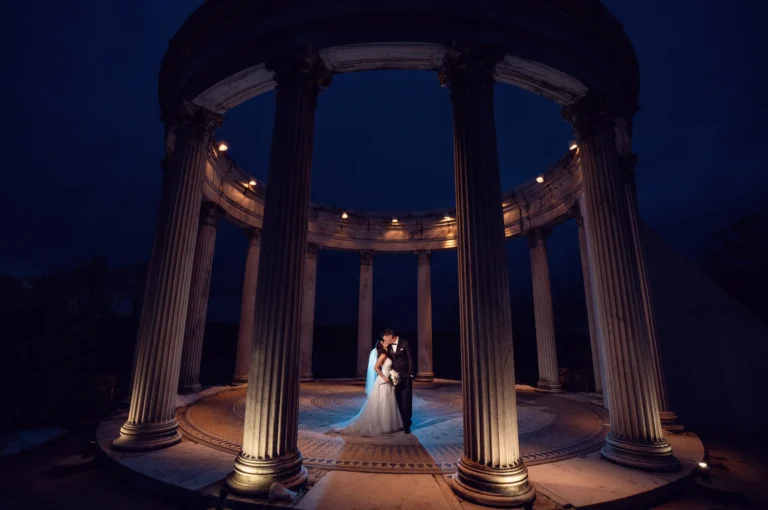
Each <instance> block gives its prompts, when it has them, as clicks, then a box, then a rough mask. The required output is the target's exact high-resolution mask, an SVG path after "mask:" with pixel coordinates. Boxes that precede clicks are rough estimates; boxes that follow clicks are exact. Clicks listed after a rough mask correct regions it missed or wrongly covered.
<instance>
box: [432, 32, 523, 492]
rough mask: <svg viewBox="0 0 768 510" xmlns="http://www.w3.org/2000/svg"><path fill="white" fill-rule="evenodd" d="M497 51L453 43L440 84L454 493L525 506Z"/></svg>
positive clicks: (440, 75)
mask: <svg viewBox="0 0 768 510" xmlns="http://www.w3.org/2000/svg"><path fill="white" fill-rule="evenodd" d="M501 58H502V55H501V53H500V52H499V50H498V48H495V47H485V46H456V47H454V48H452V50H451V52H450V53H449V54H448V55H447V56H446V58H445V62H444V64H443V68H442V69H441V71H440V74H439V78H440V83H441V84H442V85H443V86H447V87H449V88H450V91H451V102H452V104H453V145H454V151H453V152H454V167H455V168H454V174H455V182H456V220H457V223H458V255H459V256H458V259H459V328H460V332H461V380H462V381H463V385H462V387H463V394H464V406H465V412H464V449H463V452H462V455H461V458H460V460H459V463H458V466H457V470H458V471H457V473H456V474H455V475H454V477H453V484H452V486H453V490H454V491H456V493H457V494H459V495H460V496H461V497H463V498H465V499H468V500H470V501H474V502H476V503H480V504H489V505H493V506H514V505H523V504H529V503H530V502H531V501H533V500H534V499H535V497H536V491H535V490H534V489H533V486H532V485H531V484H530V483H529V482H528V472H527V470H526V468H525V465H524V464H523V460H522V458H521V457H520V445H519V443H518V423H517V403H516V401H515V363H514V354H513V350H512V316H511V307H510V299H509V278H508V270H507V252H506V245H505V242H504V218H503V212H502V211H501V210H500V208H499V202H501V174H500V173H499V160H498V147H497V144H496V124H495V120H494V115H493V85H494V81H493V73H494V69H495V66H496V64H497V63H498V62H499V60H500V59H501Z"/></svg>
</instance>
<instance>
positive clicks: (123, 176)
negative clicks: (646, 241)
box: [0, 0, 768, 330]
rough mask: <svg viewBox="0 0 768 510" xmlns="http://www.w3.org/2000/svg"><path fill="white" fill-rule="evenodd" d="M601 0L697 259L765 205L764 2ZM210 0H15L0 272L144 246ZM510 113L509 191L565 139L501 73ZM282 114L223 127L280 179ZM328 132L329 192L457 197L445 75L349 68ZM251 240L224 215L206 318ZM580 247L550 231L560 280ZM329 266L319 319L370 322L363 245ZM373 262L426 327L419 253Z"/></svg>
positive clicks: (382, 287)
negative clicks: (191, 19)
mask: <svg viewBox="0 0 768 510" xmlns="http://www.w3.org/2000/svg"><path fill="white" fill-rule="evenodd" d="M604 3H605V4H606V5H607V7H608V8H609V9H610V10H611V11H612V12H613V14H614V15H615V16H616V17H617V18H618V20H619V21H620V22H622V23H623V24H624V26H625V28H626V30H627V32H628V34H629V36H630V38H631V39H632V41H633V43H634V45H635V49H636V52H637V55H638V58H639V61H640V70H641V77H642V86H641V96H640V106H641V111H640V113H639V114H638V115H637V117H636V121H635V137H634V149H635V152H637V153H638V155H639V163H638V168H637V170H638V189H639V191H638V193H639V201H640V208H641V212H642V215H643V218H644V221H645V222H646V223H647V224H649V225H650V226H651V227H652V228H653V229H655V230H656V231H657V232H658V233H660V234H661V235H662V236H663V237H664V238H665V239H666V240H667V241H668V242H669V243H670V244H671V245H672V246H673V247H675V248H676V249H678V250H679V251H681V252H682V253H684V254H685V255H687V256H688V257H690V258H691V259H694V258H696V257H698V256H699V255H700V254H701V252H702V251H703V249H704V248H705V247H706V243H707V239H708V237H709V235H710V233H711V232H712V231H713V230H714V229H716V228H720V227H723V226H725V225H726V224H727V223H728V222H729V221H731V220H733V219H735V218H736V217H738V216H740V215H741V214H743V213H745V212H747V211H748V210H750V209H753V208H756V207H757V205H758V204H759V203H760V202H761V200H763V198H762V190H764V189H765V188H766V185H768V173H766V172H765V170H766V168H765V167H766V164H765V157H764V153H763V152H762V151H763V150H765V149H766V148H767V146H768V128H766V124H765V113H766V112H765V103H764V99H763V91H764V90H765V89H766V83H765V82H766V79H765V75H764V74H763V69H762V68H761V65H760V61H761V60H762V59H763V58H765V57H766V56H765V55H764V53H765V48H768V41H766V38H767V36H766V34H765V31H764V30H761V28H760V27H759V26H758V24H757V23H755V20H758V19H765V14H766V12H765V11H766V10H767V9H766V7H765V6H764V4H762V3H760V5H761V6H760V7H752V6H749V7H747V4H750V3H751V2H723V1H694V0H679V1H675V2H668V1H661V0H648V1H639V0H632V1H630V0H606V1H605V2H604ZM199 4H200V1H183V0H176V1H171V0H167V1H161V0H153V1H148V0H145V1H135V2H95V1H92V2H52V1H51V2H34V1H32V2H5V5H4V7H3V11H4V12H3V18H4V20H5V22H6V23H5V27H4V30H3V31H2V35H0V37H2V38H3V43H4V47H5V48H6V50H5V51H4V52H3V55H4V57H3V58H4V59H5V62H4V65H3V68H4V70H5V72H4V73H3V74H4V79H3V97H4V99H5V101H6V106H5V121H4V124H5V129H6V134H5V136H3V137H2V141H1V142H0V143H2V148H3V155H4V158H3V172H2V181H0V207H2V214H1V215H0V217H1V218H2V228H3V237H2V239H3V242H2V248H1V249H0V271H2V270H4V271H10V272H12V273H14V274H20V275H27V274H35V273H38V272H40V271H42V270H44V269H45V268H47V267H49V266H50V265H52V264H60V263H67V262H70V261H72V260H73V259H85V258H88V257H90V256H92V255H95V254H99V253H100V254H104V255H106V256H107V257H108V259H109V261H110V263H111V264H114V265H119V264H125V263H128V262H133V261H139V260H145V259H147V258H148V257H149V254H150V250H151V241H152V235H153V230H154V226H155V215H156V212H157V204H158V200H159V194H160V175H161V174H160V168H159V160H160V158H161V157H162V156H163V128H162V124H161V122H160V121H159V120H158V119H159V108H158V104H157V92H156V91H157V75H158V71H159V67H160V61H161V58H162V56H163V53H164V51H165V49H166V46H167V42H168V39H170V38H171V37H172V36H173V34H174V33H175V31H176V29H177V28H178V27H179V26H180V25H181V23H182V22H183V21H184V19H185V18H186V17H187V16H188V15H189V14H190V13H191V12H192V11H193V10H194V9H195V8H196V7H197V6H198V5H199ZM755 4H757V3H755ZM758 9H759V10H761V11H762V12H757V10H758ZM495 111H496V126H497V132H498V140H499V150H500V161H501V172H502V185H503V187H504V189H507V188H510V187H512V186H514V185H516V184H519V183H521V182H523V181H525V180H528V179H531V178H532V177H534V176H535V175H537V174H538V173H540V172H541V171H542V170H544V169H546V168H547V167H548V166H550V165H551V164H553V163H554V162H555V161H556V160H557V159H558V158H560V157H561V156H562V155H563V154H564V153H565V151H566V150H567V142H568V140H569V139H570V129H569V126H568V125H567V124H566V123H564V122H563V121H562V119H561V117H560V113H559V108H558V107H557V105H555V104H554V103H550V102H549V101H547V100H545V99H542V98H540V97H538V96H535V95H533V94H531V93H528V92H526V91H523V90H518V89H514V88H512V87H510V86H506V85H500V86H498V87H497V89H496V100H495ZM273 114H274V93H270V94H266V95H264V96H260V97H258V98H256V99H254V100H251V101H249V102H248V103H246V104H244V105H241V106H240V107H238V108H236V109H235V110H234V111H232V112H230V113H229V114H227V116H226V118H225V124H224V128H223V129H222V130H221V131H220V137H221V138H223V139H226V140H227V141H228V142H230V146H231V153H230V154H231V156H232V157H234V158H235V159H236V160H237V161H238V162H239V163H240V164H241V165H242V166H243V167H244V168H245V169H246V170H247V171H249V172H251V173H252V174H253V175H255V176H256V177H257V178H260V179H265V180H266V174H267V165H268V161H269V147H270V136H271V130H272V121H273ZM315 133H316V134H315V149H314V166H313V187H312V200H313V201H314V202H317V203H323V204H328V205H335V206H342V207H346V208H352V209H360V210H373V211H398V210H427V209H432V208H442V207H452V206H453V204H454V191H453V148H452V127H451V104H450V101H449V98H448V92H447V90H444V89H441V88H440V86H439V84H438V81H437V77H436V76H435V74H434V73H427V72H375V73H363V74H354V75H341V76H336V77H335V78H334V82H333V84H332V86H331V88H330V89H329V90H328V91H327V92H326V93H324V94H323V95H322V96H321V97H320V99H319V106H318V110H317V123H316V131H315ZM245 249H246V240H245V237H244V236H243V235H242V234H241V233H240V232H239V231H238V229H237V228H236V227H234V226H232V225H228V224H222V225H221V227H220V230H219V239H218V242H217V252H216V258H215V265H214V275H213V284H212V285H213V287H212V301H211V306H210V314H209V318H210V319H213V320H225V321H230V322H235V321H237V319H238V315H239V301H240V292H241V288H242V274H243V267H244V262H245ZM578 256H579V255H578V244H577V238H576V230H575V226H574V225H570V224H565V225H562V226H560V227H558V228H557V229H556V230H555V232H554V234H553V235H552V238H551V241H550V267H551V270H552V280H553V286H554V289H555V293H556V294H557V293H558V292H559V293H563V294H565V293H576V292H578V291H580V289H581V287H580V285H581V274H580V262H579V258H578ZM508 258H509V263H510V282H511V292H512V294H513V297H514V296H519V297H521V298H524V297H525V296H528V295H530V293H531V282H530V262H529V258H528V253H527V245H526V243H525V242H524V241H522V240H515V241H511V242H510V243H509V256H508ZM433 261H434V262H433V274H432V278H433V296H434V315H435V318H434V322H435V329H436V330H444V329H452V328H454V327H455V324H456V311H457V297H456V296H457V292H458V285H457V282H456V256H455V253H452V252H447V253H439V254H437V255H435V257H434V259H433ZM318 273H319V274H318V291H317V312H316V314H317V319H316V323H317V324H318V325H328V324H355V323H356V320H357V285H358V258H357V255H356V254H355V253H341V252H329V251H323V252H321V254H320V259H319V265H318ZM374 275H375V277H374V315H375V316H376V317H377V318H378V319H379V320H380V321H384V322H387V323H388V324H392V325H393V327H395V328H407V329H414V328H415V321H416V306H415V303H416V295H415V294H416V292H415V291H416V262H415V257H414V256H413V255H379V256H378V257H377V259H376V261H375V265H374ZM582 299H583V298H582ZM556 306H557V303H556ZM556 313H557V310H556ZM526 320H531V321H532V320H533V319H532V318H529V319H526Z"/></svg>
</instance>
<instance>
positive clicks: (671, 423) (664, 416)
mask: <svg viewBox="0 0 768 510" xmlns="http://www.w3.org/2000/svg"><path fill="white" fill-rule="evenodd" d="M659 414H660V415H661V428H663V429H664V430H666V431H668V432H673V433H675V434H679V433H681V432H683V431H684V430H685V427H684V426H683V424H682V423H680V422H679V421H678V417H677V415H676V414H675V413H674V412H672V411H661V412H660V413H659Z"/></svg>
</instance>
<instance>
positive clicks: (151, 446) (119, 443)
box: [112, 419, 181, 452]
mask: <svg viewBox="0 0 768 510" xmlns="http://www.w3.org/2000/svg"><path fill="white" fill-rule="evenodd" d="M180 442H181V434H180V433H179V424H178V423H176V420H175V419H173V420H171V421H170V422H166V423H145V424H142V425H134V424H129V423H125V424H124V425H123V426H122V427H120V436H119V437H118V438H117V439H115V440H114V441H113V442H112V448H114V449H115V450H121V451H129V452H145V451H150V450H159V449H161V448H168V447H169V446H173V445H175V444H178V443H180Z"/></svg>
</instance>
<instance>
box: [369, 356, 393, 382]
mask: <svg viewBox="0 0 768 510" xmlns="http://www.w3.org/2000/svg"><path fill="white" fill-rule="evenodd" d="M385 359H387V355H386V354H384V353H383V352H382V353H381V354H379V359H377V360H376V364H375V365H374V366H373V369H374V370H375V371H376V373H378V374H379V375H380V376H381V378H382V379H384V380H385V381H387V382H389V379H387V378H386V377H385V376H384V372H382V371H381V365H383V364H384V360H385Z"/></svg>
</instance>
